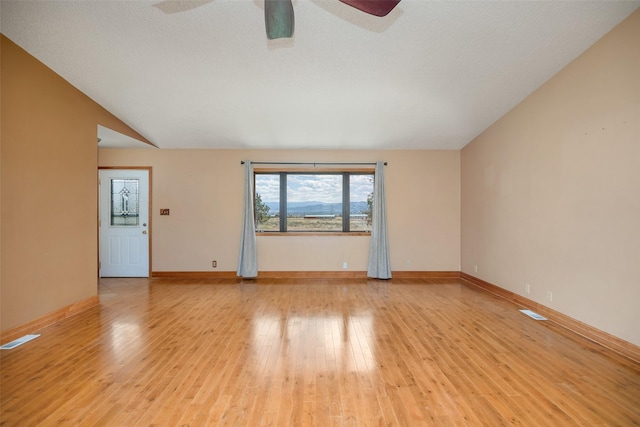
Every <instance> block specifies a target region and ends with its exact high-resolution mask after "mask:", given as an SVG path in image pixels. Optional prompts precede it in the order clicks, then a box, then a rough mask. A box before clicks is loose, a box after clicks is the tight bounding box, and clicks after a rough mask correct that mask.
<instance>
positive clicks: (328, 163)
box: [240, 160, 387, 166]
mask: <svg viewBox="0 0 640 427" xmlns="http://www.w3.org/2000/svg"><path fill="white" fill-rule="evenodd" d="M250 163H251V164H252V165H314V166H315V165H375V164H376V162H250ZM240 164H241V165H244V160H241V161H240ZM384 165H385V166H387V162H384Z"/></svg>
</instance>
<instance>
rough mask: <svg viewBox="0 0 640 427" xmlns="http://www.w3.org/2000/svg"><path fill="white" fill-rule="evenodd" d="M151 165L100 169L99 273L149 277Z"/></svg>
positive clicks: (110, 275) (103, 275)
mask: <svg viewBox="0 0 640 427" xmlns="http://www.w3.org/2000/svg"><path fill="white" fill-rule="evenodd" d="M150 172H151V168H135V169H113V168H108V169H107V168H102V169H100V170H99V178H100V179H99V187H100V188H99V195H100V203H99V211H100V219H99V223H98V224H99V257H100V260H99V274H100V277H149V275H150V273H149V272H150V266H151V262H150V251H149V248H150V244H149V243H150V240H151V223H150V217H149V211H150V197H149V195H150V191H149V178H150Z"/></svg>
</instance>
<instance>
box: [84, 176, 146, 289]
mask: <svg viewBox="0 0 640 427" xmlns="http://www.w3.org/2000/svg"><path fill="white" fill-rule="evenodd" d="M102 169H111V170H146V171H147V173H148V174H149V206H148V208H149V210H148V212H149V218H148V222H149V249H148V252H149V253H148V257H149V272H148V275H149V278H151V272H152V271H153V269H152V268H151V265H152V257H151V254H152V247H153V246H152V244H151V243H152V235H153V220H152V217H153V212H152V210H151V207H152V205H153V203H152V200H151V198H152V194H153V191H152V185H153V184H152V182H153V179H152V172H153V168H152V167H151V166H98V179H97V181H98V222H97V224H96V225H97V227H96V229H97V232H98V279H100V263H101V260H100V213H101V212H100V209H101V206H100V170H102Z"/></svg>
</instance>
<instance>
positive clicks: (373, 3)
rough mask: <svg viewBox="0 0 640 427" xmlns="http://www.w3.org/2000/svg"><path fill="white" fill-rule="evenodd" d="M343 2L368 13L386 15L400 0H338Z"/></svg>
mask: <svg viewBox="0 0 640 427" xmlns="http://www.w3.org/2000/svg"><path fill="white" fill-rule="evenodd" d="M340 1H341V2H342V3H344V4H348V5H349V6H351V7H355V8H356V9H358V10H361V11H363V12H365V13H368V14H369V15H375V16H387V15H388V14H389V12H391V11H392V10H393V8H394V7H396V6H397V5H398V3H400V0H340Z"/></svg>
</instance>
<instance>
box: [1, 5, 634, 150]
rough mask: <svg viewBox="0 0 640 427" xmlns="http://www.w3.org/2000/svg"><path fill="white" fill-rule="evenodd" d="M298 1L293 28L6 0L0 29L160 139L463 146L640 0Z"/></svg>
mask: <svg viewBox="0 0 640 427" xmlns="http://www.w3.org/2000/svg"><path fill="white" fill-rule="evenodd" d="M293 6H294V11H295V32H294V36H293V38H290V39H277V40H268V39H267V37H266V35H265V22H264V10H263V8H264V5H263V1H262V0H176V1H174V2H166V1H157V0H150V1H100V0H91V1H90V0H82V1H73V0H71V1H33V0H32V1H5V0H2V2H1V3H0V15H1V19H2V20H1V27H0V29H1V31H2V33H3V34H5V35H6V36H7V37H9V38H10V39H11V40H13V41H14V42H15V43H17V44H18V45H20V46H21V47H22V48H24V49H25V50H26V51H27V52H29V53H30V54H32V55H33V56H35V57H36V58H38V59H39V60H40V61H42V62H43V63H44V64H46V65H47V66H49V67H50V68H51V69H53V70H54V71H55V72H56V73H58V74H59V75H61V76H62V77H63V78H65V79H66V80H67V81H69V82H70V83H71V84H72V85H74V86H75V87H77V88H78V89H80V90H81V91H82V92H84V93H85V94H87V95H88V96H89V97H91V98H92V99H93V100H95V101H96V102H97V103H99V104H100V105H102V106H103V107H105V108H106V109H107V110H109V111H110V112H111V113H113V114H115V115H116V116H117V117H119V118H120V119H121V120H122V121H124V122H125V123H127V124H128V125H129V126H131V127H132V128H133V129H135V130H137V131H138V132H139V133H140V134H142V135H144V136H145V137H146V138H147V139H149V140H150V141H152V142H154V143H155V144H156V145H157V146H158V147H160V148H331V149H334V148H340V149H342V148H345V149H346V148H350V149H459V148H462V147H463V146H465V145H466V144H467V143H469V142H470V141H471V140H472V139H473V138H474V137H475V136H477V135H478V134H479V133H481V132H482V131H483V130H484V129H486V128H487V127H488V126H489V125H491V124H492V123H493V122H494V121H496V120H497V119H498V118H500V117H501V116H502V115H503V114H505V113H506V112H507V111H509V110H510V109H511V108H513V107H514V106H515V105H517V104H518V103H519V102H520V101H521V100H522V99H523V98H525V97H526V96H527V95H528V94H530V93H531V92H532V91H534V90H535V89H536V88H538V87H539V86H540V85H541V84H543V83H544V82H545V81H546V80H548V79H549V78H550V77H552V76H553V75H554V74H555V73H556V72H558V71H559V70H560V69H562V68H563V67H564V66H565V65H567V64H568V63H569V62H570V61H571V60H573V59H574V58H575V57H576V56H578V55H579V54H580V53H582V52H583V51H584V50H586V49H587V48H588V47H589V46H590V45H592V44H593V43H594V42H596V41H597V40H598V39H599V38H600V37H602V36H603V35H604V34H605V33H607V32H608V31H609V30H611V29H612V28H613V27H614V26H615V25H617V24H618V23H619V22H620V21H622V20H623V19H624V18H625V17H626V16H628V15H629V14H630V13H631V12H633V11H634V10H635V9H636V8H638V6H640V1H427V0H402V1H401V2H400V4H399V5H398V6H397V7H396V8H395V9H394V10H393V11H392V12H391V13H390V14H389V15H387V16H386V17H383V18H380V17H375V16H371V15H367V14H365V13H363V12H360V11H358V10H356V9H353V8H351V7H349V6H347V5H345V4H343V3H340V2H339V1H338V0H293ZM107 131H108V130H107ZM107 131H105V135H107V137H108V138H110V137H114V135H113V134H112V133H109V132H107Z"/></svg>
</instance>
